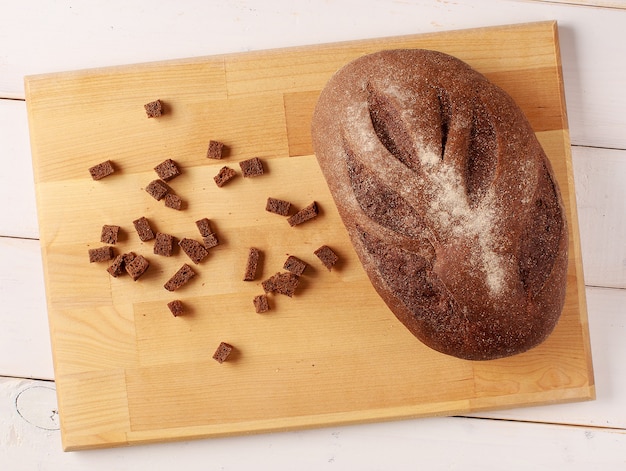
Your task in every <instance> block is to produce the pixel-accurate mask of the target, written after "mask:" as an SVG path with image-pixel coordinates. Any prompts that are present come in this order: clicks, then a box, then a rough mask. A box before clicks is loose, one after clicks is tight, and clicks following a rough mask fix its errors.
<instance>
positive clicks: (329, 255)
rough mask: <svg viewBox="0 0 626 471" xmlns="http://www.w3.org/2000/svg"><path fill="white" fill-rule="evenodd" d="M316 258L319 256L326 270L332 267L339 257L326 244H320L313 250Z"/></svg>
mask: <svg viewBox="0 0 626 471" xmlns="http://www.w3.org/2000/svg"><path fill="white" fill-rule="evenodd" d="M313 253H314V254H315V255H316V256H317V258H319V259H320V260H321V261H322V263H323V264H324V266H325V267H326V268H328V271H330V270H331V268H333V266H334V265H335V263H337V260H339V257H338V256H337V254H336V253H335V252H333V250H332V249H331V248H330V247H329V246H328V245H322V246H321V247H320V248H319V249H317V250H316V251H315V252H313Z"/></svg>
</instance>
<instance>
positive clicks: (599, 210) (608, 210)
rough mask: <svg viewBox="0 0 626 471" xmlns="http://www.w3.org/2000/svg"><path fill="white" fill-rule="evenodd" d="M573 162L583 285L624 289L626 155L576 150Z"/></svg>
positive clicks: (622, 152)
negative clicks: (583, 275)
mask: <svg viewBox="0 0 626 471" xmlns="http://www.w3.org/2000/svg"><path fill="white" fill-rule="evenodd" d="M572 161H573V166H574V179H575V188H576V205H577V207H578V216H579V228H580V237H581V245H582V254H583V267H584V272H585V283H586V284H587V285H592V286H607V287H616V288H626V244H625V243H624V241H626V218H625V216H626V184H625V179H626V151H622V150H611V149H598V148H587V147H577V148H574V149H573V159H572ZM624 305H626V304H624Z"/></svg>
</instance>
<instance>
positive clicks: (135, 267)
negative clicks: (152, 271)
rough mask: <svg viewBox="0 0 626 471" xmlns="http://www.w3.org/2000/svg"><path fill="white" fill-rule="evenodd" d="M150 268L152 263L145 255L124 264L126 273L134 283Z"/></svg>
mask: <svg viewBox="0 0 626 471" xmlns="http://www.w3.org/2000/svg"><path fill="white" fill-rule="evenodd" d="M149 267H150V262H149V261H148V260H147V259H146V258H145V257H144V256H143V255H137V256H136V257H134V258H133V259H132V261H131V262H128V263H125V264H124V268H125V269H126V273H128V274H129V275H130V277H131V278H132V279H133V281H137V280H138V279H139V278H140V277H141V275H143V274H144V273H145V272H146V270H147V269H148V268H149Z"/></svg>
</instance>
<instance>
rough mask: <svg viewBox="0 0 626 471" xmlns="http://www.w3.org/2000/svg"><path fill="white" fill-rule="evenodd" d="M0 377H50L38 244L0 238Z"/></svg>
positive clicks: (51, 370)
mask: <svg viewBox="0 0 626 471" xmlns="http://www.w3.org/2000/svg"><path fill="white" fill-rule="evenodd" d="M0 260H1V261H2V263H0V306H2V308H1V309H0V326H2V327H1V328H0V375H4V376H20V377H25V378H44V379H51V378H53V377H54V373H53V368H52V353H51V351H52V350H51V348H50V336H49V331H48V315H47V311H46V298H45V288H44V283H43V267H42V264H41V255H40V251H39V241H37V240H28V239H13V238H7V237H0Z"/></svg>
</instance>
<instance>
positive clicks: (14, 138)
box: [0, 99, 39, 238]
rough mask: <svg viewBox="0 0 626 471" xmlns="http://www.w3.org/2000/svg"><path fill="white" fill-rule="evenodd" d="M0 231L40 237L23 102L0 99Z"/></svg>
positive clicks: (7, 234) (17, 235)
mask: <svg viewBox="0 0 626 471" xmlns="http://www.w3.org/2000/svg"><path fill="white" fill-rule="evenodd" d="M0 168H2V171H1V172H0V201H2V217H1V218H0V235H3V236H12V237H30V238H38V237H39V227H38V225H37V207H36V204H35V186H34V183H33V165H32V160H31V156H30V142H29V139H28V121H27V118H26V105H25V103H24V102H23V101H21V100H2V99H0Z"/></svg>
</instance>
